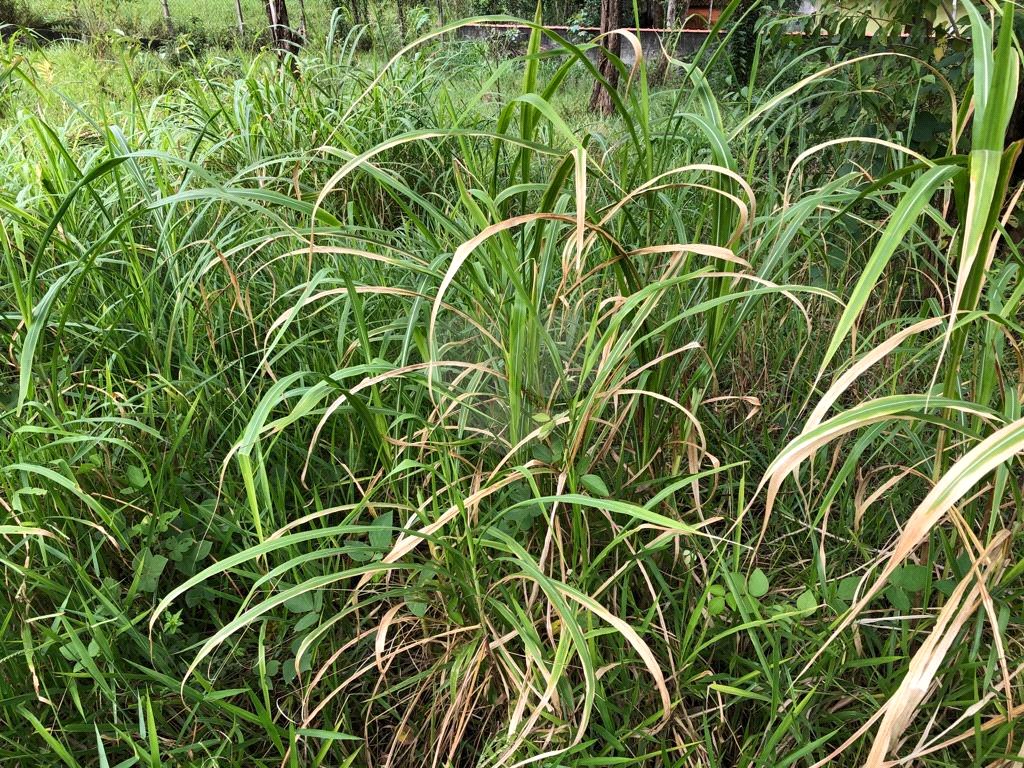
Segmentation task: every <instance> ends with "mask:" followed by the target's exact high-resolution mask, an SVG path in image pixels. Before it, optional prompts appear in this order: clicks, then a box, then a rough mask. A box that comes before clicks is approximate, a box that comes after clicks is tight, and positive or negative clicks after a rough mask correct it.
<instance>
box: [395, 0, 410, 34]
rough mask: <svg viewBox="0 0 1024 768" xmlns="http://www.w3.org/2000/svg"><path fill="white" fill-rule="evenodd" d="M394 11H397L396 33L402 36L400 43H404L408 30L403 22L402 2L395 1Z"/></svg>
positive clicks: (403, 5) (401, 0)
mask: <svg viewBox="0 0 1024 768" xmlns="http://www.w3.org/2000/svg"><path fill="white" fill-rule="evenodd" d="M395 9H396V10H397V11H398V32H399V34H400V35H401V36H402V42H403V43H404V42H405V41H406V38H407V37H408V34H409V30H408V27H407V26H406V22H405V2H404V0H395Z"/></svg>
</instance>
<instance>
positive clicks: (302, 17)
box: [299, 0, 309, 40]
mask: <svg viewBox="0 0 1024 768" xmlns="http://www.w3.org/2000/svg"><path fill="white" fill-rule="evenodd" d="M299 22H300V23H301V25H302V26H301V27H299V37H301V38H302V39H303V40H305V39H306V35H307V34H308V33H309V27H308V26H307V25H306V0H299Z"/></svg>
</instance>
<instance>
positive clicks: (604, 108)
mask: <svg viewBox="0 0 1024 768" xmlns="http://www.w3.org/2000/svg"><path fill="white" fill-rule="evenodd" d="M621 26H622V2H621V0H601V44H602V46H603V47H602V48H601V62H600V64H599V65H598V69H599V71H600V72H601V76H602V77H603V78H604V79H605V80H606V81H607V85H605V84H603V83H602V82H601V81H600V80H598V81H597V82H595V83H594V90H593V91H592V92H591V94H590V108H591V109H593V110H596V111H598V112H601V113H602V114H605V115H610V114H611V113H612V110H613V108H614V106H613V102H612V91H613V90H615V89H616V88H618V87H619V70H618V69H617V68H616V67H615V65H614V64H613V63H612V58H613V57H615V58H617V57H618V56H619V53H620V52H621V50H622V38H621V37H620V36H619V35H612V34H609V33H610V32H612V31H613V30H616V29H619V28H620V27H621Z"/></svg>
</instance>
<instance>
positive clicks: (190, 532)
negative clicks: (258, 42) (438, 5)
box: [0, 3, 1024, 766]
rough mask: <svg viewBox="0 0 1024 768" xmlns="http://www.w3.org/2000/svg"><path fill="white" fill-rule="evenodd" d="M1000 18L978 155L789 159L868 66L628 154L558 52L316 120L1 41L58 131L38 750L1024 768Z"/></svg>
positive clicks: (33, 523) (1008, 50)
mask: <svg viewBox="0 0 1024 768" xmlns="http://www.w3.org/2000/svg"><path fill="white" fill-rule="evenodd" d="M736 5H738V4H737V3H733V6H736ZM1000 12H1001V13H1003V14H1009V12H1010V8H1009V6H1007V7H1006V8H1003V9H1002V10H1001V11H1000ZM991 25H992V20H991V19H986V18H985V17H983V16H982V15H980V14H974V16H973V27H972V31H973V37H974V40H975V50H974V72H975V77H974V83H973V90H972V91H971V92H968V93H957V92H955V91H952V92H950V94H949V96H950V98H951V103H950V107H949V109H950V112H951V113H952V114H956V113H957V112H959V114H960V122H959V125H958V130H959V131H960V132H961V133H962V141H961V142H960V144H959V147H958V145H957V143H956V142H954V145H953V146H952V147H951V148H950V151H949V153H948V155H947V156H945V157H941V158H926V157H923V156H920V155H919V154H918V153H916V152H914V151H911V150H908V149H907V148H906V147H904V146H903V145H902V144H901V142H900V139H901V136H902V135H903V134H902V133H901V131H902V130H903V126H881V127H880V126H878V125H868V124H867V123H865V122H854V123H853V124H851V125H849V126H845V128H847V129H848V130H843V131H840V130H838V129H837V131H836V134H835V135H834V136H830V137H829V140H826V143H824V144H819V143H818V142H817V141H815V142H813V143H812V142H801V141H800V140H799V139H797V140H794V135H803V134H802V133H799V132H795V128H794V126H799V125H800V124H801V123H803V122H807V121H812V120H818V121H820V120H823V119H825V117H826V116H824V115H823V114H822V112H821V111H820V109H821V107H820V104H822V103H828V102H827V100H825V97H826V96H827V95H829V94H832V93H833V92H835V91H836V90H837V89H839V88H848V89H850V90H851V91H852V90H853V89H854V85H853V84H852V83H851V81H849V80H843V77H845V76H846V73H848V72H850V71H854V70H856V69H857V67H858V66H859V62H861V61H864V60H865V59H864V58H863V57H860V58H859V59H858V60H857V61H854V60H853V59H855V58H857V57H854V56H851V61H849V62H846V63H842V64H838V65H836V66H835V67H832V68H819V69H817V70H812V71H804V72H801V73H800V74H795V73H796V72H797V71H798V70H797V69H794V73H788V71H787V72H785V73H780V74H779V76H778V78H777V79H775V78H769V79H768V81H767V83H766V85H765V89H764V91H763V93H761V94H760V95H759V97H758V98H757V99H748V98H744V97H741V96H737V95H736V94H730V93H729V92H725V91H722V90H721V89H720V88H719V87H718V85H717V83H718V80H716V78H715V73H714V70H713V68H711V67H709V68H708V70H707V72H705V71H704V70H703V69H701V68H699V67H696V66H692V65H689V64H684V63H682V62H673V63H672V65H671V68H670V73H669V75H670V76H669V79H668V80H667V83H666V84H665V85H664V86H660V87H657V88H655V87H653V86H652V85H651V84H650V83H648V81H647V72H646V70H645V69H644V68H643V67H640V68H638V69H637V70H636V71H634V72H629V71H628V70H625V68H624V71H623V75H624V77H623V80H624V82H625V81H627V80H628V82H629V87H628V89H623V90H621V91H620V92H618V93H617V94H616V96H615V113H614V115H613V116H612V117H610V118H608V119H606V120H601V121H597V120H595V119H594V118H593V117H591V116H590V115H588V114H586V113H585V112H584V111H583V109H582V108H581V106H580V105H581V104H582V103H584V102H585V99H586V96H587V94H588V93H589V90H590V84H591V83H592V82H593V78H594V77H597V73H596V70H595V68H594V67H593V65H592V64H591V63H590V62H589V60H588V59H587V58H586V57H585V56H584V54H583V51H581V50H580V49H578V48H577V47H575V46H573V45H572V44H571V43H570V42H569V41H565V40H561V39H557V38H555V39H553V41H552V42H553V44H554V47H555V50H554V52H542V51H541V48H540V42H541V33H540V32H539V31H537V32H536V33H535V35H534V37H533V39H532V40H531V44H530V49H529V51H528V52H527V55H526V57H525V58H523V59H520V60H516V61H509V62H505V63H502V64H495V65H494V66H492V67H489V68H486V69H485V68H484V63H485V60H484V58H483V57H482V56H481V55H480V52H479V51H477V50H476V49H474V48H472V47H468V46H467V47H458V46H443V45H437V44H435V42H434V40H429V39H428V40H423V41H420V42H418V43H416V44H414V45H412V46H410V47H409V48H408V50H405V51H402V52H400V53H398V54H397V55H396V56H395V57H394V58H393V59H391V60H388V61H386V62H385V61H382V60H375V59H372V58H370V57H365V58H359V57H357V54H356V49H357V48H358V45H357V35H358V31H356V32H355V33H353V34H350V35H347V36H346V35H343V34H340V33H339V34H338V35H337V36H330V37H329V38H328V39H327V40H326V42H325V44H324V46H323V48H322V49H321V50H310V51H307V53H306V54H305V55H304V56H303V58H302V59H301V61H300V63H299V67H300V70H301V72H302V77H301V79H298V80H297V79H295V78H294V77H293V75H292V74H291V72H290V71H289V70H288V68H287V67H284V68H282V67H279V66H278V64H277V62H276V59H275V58H274V57H273V56H271V55H268V54H264V55H262V56H260V57H258V58H256V59H255V60H253V61H248V62H245V63H244V64H241V63H239V62H237V61H236V62H223V61H217V60H209V61H207V62H205V64H203V65H200V64H196V63H192V64H189V65H187V66H186V67H185V68H181V69H174V68H168V70H167V76H166V80H164V81H163V82H162V84H161V86H160V87H159V88H157V89H154V90H153V91H147V90H141V91H140V90H138V89H136V90H135V91H130V90H129V91H125V92H123V97H124V98H123V100H120V106H119V107H118V106H115V105H108V108H106V109H101V108H100V107H98V106H92V105H88V104H79V103H78V102H77V101H76V100H75V97H74V95H73V94H68V93H61V92H58V93H54V92H52V91H51V90H48V88H47V80H46V75H45V69H46V67H45V66H44V62H45V61H47V60H48V59H47V56H46V53H45V52H43V53H38V54H32V55H30V56H28V57H27V58H25V59H24V60H20V59H17V58H16V57H18V56H20V55H21V54H20V51H19V49H17V48H15V47H14V46H12V47H11V48H10V49H9V51H8V54H7V59H6V61H5V63H4V65H3V68H2V69H0V72H6V75H5V80H4V81H3V86H2V87H3V88H5V89H7V90H6V91H3V93H6V94H7V95H8V96H10V95H12V94H17V96H18V98H19V99H21V100H22V102H23V103H24V102H25V100H28V99H32V100H36V101H35V102H34V103H35V104H36V105H37V106H38V107H39V108H38V109H26V108H24V107H23V108H21V109H10V108H9V107H8V108H6V109H5V111H4V112H3V114H4V122H3V134H2V135H3V136H4V139H5V141H6V142H7V144H8V145H9V146H17V147H19V148H20V150H21V151H20V153H19V154H14V153H11V154H9V155H7V156H5V159H4V161H3V163H2V165H0V224H2V229H0V254H2V258H3V261H2V272H0V297H2V305H0V313H2V314H0V324H2V325H0V327H2V328H4V331H5V334H6V335H7V338H9V341H8V342H6V343H5V344H4V345H3V348H2V349H0V407H2V408H3V410H2V411H0V434H2V436H3V442H2V444H0V509H2V514H0V540H2V541H3V549H2V550H0V564H2V565H0V568H2V572H3V578H4V581H3V591H2V592H0V594H2V595H3V603H2V605H0V722H3V723H5V724H7V725H5V727H4V728H0V757H2V758H3V759H5V760H7V761H8V762H11V763H12V764H23V765H31V764H37V763H38V764H49V763H47V761H45V760H43V761H40V759H39V758H38V755H39V754H41V753H46V754H48V755H53V756H56V757H55V758H54V759H58V760H62V761H63V762H64V763H65V764H67V765H70V766H77V765H83V766H84V765H111V766H113V765H134V764H143V765H179V764H181V765H192V764H194V765H204V764H227V765H240V766H241V765H286V766H287V765H325V766H327V765H370V764H373V765H391V766H405V765H438V766H447V765H452V766H455V765H460V766H461V765H481V766H483V765H495V766H497V765H502V766H511V765H523V764H537V765H574V766H594V765H652V766H653V765H658V766H666V765H668V766H690V765H710V766H740V765H772V766H789V765H812V764H821V765H824V764H828V763H829V761H835V762H836V763H837V764H849V765H859V764H864V763H865V762H867V764H871V765H881V764H882V761H884V760H891V759H896V758H901V759H906V760H909V761H916V764H922V765H966V764H990V763H992V762H993V761H995V760H998V759H1002V756H1004V755H1006V754H1010V753H1013V752H1015V751H1016V750H1018V749H1019V748H1020V746H1021V744H1020V738H1019V735H1017V734H1016V732H1015V731H1014V730H1013V728H1012V724H1011V723H1010V722H1009V721H1011V720H1012V719H1013V717H1015V716H1016V715H1017V714H1019V712H1020V709H1019V708H1020V706H1021V705H1020V702H1021V699H1022V696H1021V686H1020V685H1019V683H1018V681H1017V677H1016V675H1017V673H1018V669H1019V667H1020V664H1021V645H1020V641H1021V637H1022V626H1021V619H1020V616H1019V615H1018V614H1019V611H1017V610H1016V606H1017V605H1019V601H1020V597H1021V590H1020V587H1019V577H1020V575H1021V573H1022V571H1024V566H1021V564H1020V553H1019V537H1020V534H1019V530H1018V529H1019V516H1020V511H1021V509H1022V508H1024V499H1022V498H1021V496H1022V489H1021V484H1020V477H1021V470H1022V466H1021V462H1020V460H1019V456H1018V454H1019V453H1020V450H1021V448H1022V446H1024V425H1022V421H1021V413H1020V402H1021V395H1022V392H1021V367H1022V363H1021V359H1020V354H1019V345H1020V342H1021V338H1022V333H1021V331H1022V328H1021V325H1020V321H1021V312H1020V300H1021V297H1022V296H1024V288H1022V287H1021V285H1022V284H1021V281H1020V279H1019V270H1020V266H1021V262H1020V257H1019V253H1018V252H1017V250H1016V247H1015V246H1014V244H1013V243H1012V242H1011V239H1010V238H1009V237H1007V236H1006V233H1005V226H1006V224H1007V221H1008V216H1010V215H1011V214H1012V212H1013V209H1014V205H1015V202H1016V200H1015V195H1016V194H1017V191H1016V190H1014V189H1012V188H1009V187H1008V184H1007V179H1008V177H1009V170H1010V168H1012V164H1013V161H1014V160H1015V151H1016V147H1013V148H1011V149H1010V150H1009V151H1007V152H1005V153H1004V152H1003V151H1002V149H1003V143H1004V135H1005V130H1006V117H1007V109H1008V104H1010V103H1011V102H1009V101H1008V100H1007V99H1008V98H1009V96H1008V94H1013V93H1015V92H1016V88H1015V78H1016V77H1017V72H1018V70H1019V57H1018V55H1017V53H1016V49H1015V48H1014V47H1013V45H1014V44H1015V41H1013V40H1012V35H1011V34H1010V33H1009V32H1008V31H1007V30H1008V29H1009V26H1008V25H1004V26H1003V27H1002V30H1003V31H1002V33H1001V36H1000V37H998V38H997V37H996V33H995V32H993V31H992V29H991ZM435 34H436V33H435ZM993 45H994V46H995V47H994V49H993ZM72 54H73V50H72V51H71V52H65V51H59V52H57V54H56V56H57V57H58V58H59V57H62V56H65V55H72ZM125 60H126V61H127V62H128V69H127V70H126V71H131V67H133V66H140V67H145V66H147V65H146V64H144V63H143V64H139V63H138V61H137V59H133V58H130V57H129V58H127V59H125ZM702 61H705V63H706V62H707V61H713V59H702ZM154 66H156V65H154ZM162 67H163V65H160V67H158V68H160V69H161V71H162ZM784 74H791V75H792V76H784ZM0 98H2V97H0ZM972 99H973V101H972ZM29 103H33V102H29ZM972 103H973V105H974V107H973V111H972V112H971V113H968V111H967V106H966V105H969V104H972ZM58 115H59V116H60V118H61V119H60V120H57V119H55V116H58ZM858 119H859V120H864V119H865V118H858ZM869 129H870V132H869ZM865 137H866V138H865ZM832 139H835V140H837V141H831V140H832ZM949 210H955V211H956V215H955V216H954V215H949V214H948V211H949ZM936 233H937V234H936ZM49 762H50V763H52V762H53V760H49Z"/></svg>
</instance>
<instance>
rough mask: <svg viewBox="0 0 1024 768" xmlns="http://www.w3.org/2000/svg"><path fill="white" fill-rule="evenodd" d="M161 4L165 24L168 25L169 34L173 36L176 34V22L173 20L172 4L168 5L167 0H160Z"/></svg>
mask: <svg viewBox="0 0 1024 768" xmlns="http://www.w3.org/2000/svg"><path fill="white" fill-rule="evenodd" d="M160 4H161V5H162V6H163V9H164V24H165V25H166V26H167V34H168V35H170V36H171V37H173V36H174V22H173V21H171V6H170V5H168V3H167V0H160Z"/></svg>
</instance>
